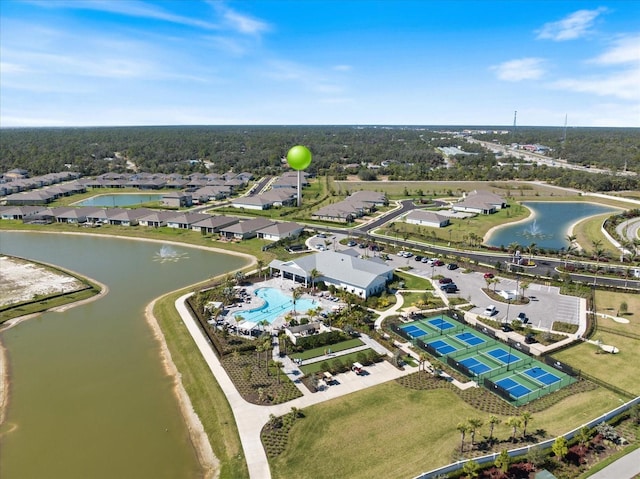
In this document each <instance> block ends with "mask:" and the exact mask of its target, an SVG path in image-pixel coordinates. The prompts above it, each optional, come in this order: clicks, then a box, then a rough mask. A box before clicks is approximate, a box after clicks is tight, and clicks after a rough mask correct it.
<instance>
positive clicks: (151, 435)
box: [0, 232, 246, 479]
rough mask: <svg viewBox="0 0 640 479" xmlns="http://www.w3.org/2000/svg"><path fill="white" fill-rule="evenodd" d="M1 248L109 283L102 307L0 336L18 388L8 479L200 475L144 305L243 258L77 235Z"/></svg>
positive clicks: (4, 458)
mask: <svg viewBox="0 0 640 479" xmlns="http://www.w3.org/2000/svg"><path fill="white" fill-rule="evenodd" d="M0 245H1V252H2V253H4V254H11V255H15V256H22V257H26V258H31V259H34V260H38V261H44V262H49V263H52V264H56V265H59V266H62V267H65V268H68V269H70V270H73V271H76V272H78V273H80V274H83V275H86V276H88V277H90V278H93V279H95V280H96V281H100V282H102V283H104V284H106V285H107V286H108V287H109V293H108V294H107V295H106V296H104V297H102V298H100V299H98V300H96V301H93V302H90V303H87V304H84V305H80V306H77V307H74V308H70V309H68V310H66V311H64V312H50V313H45V314H43V315H40V316H38V317H36V318H33V319H29V320H27V321H24V322H22V323H20V324H19V325H17V326H15V327H13V328H10V329H8V330H5V331H3V332H2V333H1V335H0V339H1V340H2V343H3V346H4V347H5V348H6V350H7V356H8V359H9V365H10V371H9V373H10V381H11V386H10V399H9V404H8V407H7V411H6V417H5V421H4V423H3V424H2V426H0V449H1V450H2V454H1V455H0V477H7V478H9V477H15V478H23V477H43V478H44V477H47V478H63V477H64V478H75V477H78V478H79V477H91V478H92V479H99V478H105V479H107V478H108V479H111V478H114V477H122V478H133V477H135V478H147V477H155V478H160V477H166V478H178V477H179V478H192V477H201V476H202V471H201V468H200V464H199V462H198V460H197V457H196V454H195V451H194V449H193V446H192V444H191V441H190V436H189V431H188V429H187V426H186V424H185V422H184V419H183V417H182V414H181V411H180V409H179V404H178V401H177V398H176V396H175V394H174V391H173V378H172V377H170V376H169V375H168V374H167V372H166V371H165V368H164V366H163V364H162V362H161V357H160V349H159V344H158V342H157V340H156V339H155V336H154V334H153V331H152V330H151V328H150V327H149V325H148V324H147V323H146V321H145V318H144V309H145V306H146V305H147V304H148V303H149V302H150V301H151V300H152V299H154V298H156V297H158V296H159V295H161V294H162V293H165V292H168V291H173V290H175V289H178V288H180V287H184V286H187V285H189V284H193V283H195V282H197V281H202V280H205V279H207V278H210V277H212V276H215V275H218V274H221V273H225V272H228V271H232V270H234V269H236V268H239V267H242V266H243V265H245V264H246V260H245V259H243V258H239V257H236V256H231V255H226V254H220V253H214V252H211V251H207V250H203V249H196V248H188V247H182V246H180V245H175V244H168V243H153V242H148V241H136V240H127V239H118V238H112V237H99V236H87V235H77V234H73V235H63V234H34V233H13V232H11V233H10V232H0ZM212 380H213V378H212ZM212 407H214V405H212Z"/></svg>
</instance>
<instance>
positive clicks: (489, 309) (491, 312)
mask: <svg viewBox="0 0 640 479" xmlns="http://www.w3.org/2000/svg"><path fill="white" fill-rule="evenodd" d="M497 312H498V310H497V309H496V307H495V306H494V305H493V304H490V305H489V306H487V309H485V310H484V313H482V314H483V315H484V316H489V317H491V316H493V315H494V314H496V313H497Z"/></svg>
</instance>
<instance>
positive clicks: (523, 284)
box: [520, 281, 529, 298]
mask: <svg viewBox="0 0 640 479" xmlns="http://www.w3.org/2000/svg"><path fill="white" fill-rule="evenodd" d="M528 287H529V283H527V282H526V281H523V282H522V283H520V291H522V297H523V298H524V292H525V290H526V289H527V288H528Z"/></svg>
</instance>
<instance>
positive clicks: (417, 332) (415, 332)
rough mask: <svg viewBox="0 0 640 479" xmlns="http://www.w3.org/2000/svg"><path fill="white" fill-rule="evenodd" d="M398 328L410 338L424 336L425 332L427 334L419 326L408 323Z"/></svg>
mask: <svg viewBox="0 0 640 479" xmlns="http://www.w3.org/2000/svg"><path fill="white" fill-rule="evenodd" d="M400 329H402V330H403V331H404V332H405V333H407V334H408V335H409V336H411V337H412V338H419V337H420V336H424V335H425V334H427V333H426V332H424V331H423V330H422V329H420V328H419V327H417V326H415V325H413V324H410V325H408V326H401V328H400Z"/></svg>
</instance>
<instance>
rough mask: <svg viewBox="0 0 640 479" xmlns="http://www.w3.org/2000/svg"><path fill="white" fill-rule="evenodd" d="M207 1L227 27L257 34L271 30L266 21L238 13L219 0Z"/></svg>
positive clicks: (246, 33) (245, 33) (249, 33)
mask: <svg viewBox="0 0 640 479" xmlns="http://www.w3.org/2000/svg"><path fill="white" fill-rule="evenodd" d="M207 3H209V5H211V6H212V7H213V8H214V9H215V10H216V11H217V12H218V13H219V15H221V16H222V18H223V19H224V20H225V22H226V25H227V26H228V27H229V28H231V29H232V30H234V31H236V32H238V33H242V34H244V35H256V36H257V35H260V34H261V33H264V32H267V31H269V30H271V26H270V25H269V24H268V23H267V22H264V21H262V20H259V19H257V18H255V17H252V16H249V15H245V14H242V13H239V12H237V11H235V10H234V9H232V8H230V7H228V6H227V5H225V4H224V3H223V2H221V1H219V0H208V2H207Z"/></svg>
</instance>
